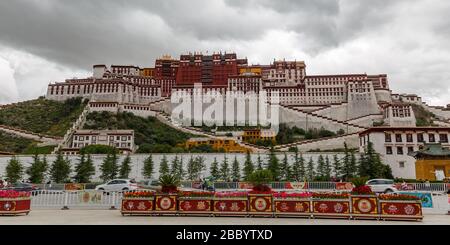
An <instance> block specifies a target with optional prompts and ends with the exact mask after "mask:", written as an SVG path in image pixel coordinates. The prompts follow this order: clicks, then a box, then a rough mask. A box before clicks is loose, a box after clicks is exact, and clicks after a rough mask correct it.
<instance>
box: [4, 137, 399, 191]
mask: <svg viewBox="0 0 450 245" xmlns="http://www.w3.org/2000/svg"><path fill="white" fill-rule="evenodd" d="M343 155H344V156H343V157H342V158H340V159H339V158H338V156H337V155H334V156H333V157H332V158H330V157H329V156H328V155H326V156H323V155H319V157H318V159H317V161H314V160H313V158H312V157H310V158H309V159H305V158H304V157H303V155H302V154H301V153H299V152H298V151H295V152H294V155H293V156H291V158H292V159H291V161H290V160H289V157H288V155H287V154H286V153H285V154H284V157H282V159H279V158H278V157H277V156H276V154H275V151H274V150H273V149H272V150H271V151H270V153H269V154H268V155H267V157H265V158H264V159H263V158H262V157H261V155H259V154H258V156H257V159H256V161H255V162H253V161H252V158H251V155H250V153H249V152H247V154H246V157H245V160H244V163H243V164H242V169H241V163H240V162H239V161H238V159H237V157H236V156H235V157H234V158H233V159H229V158H228V157H227V156H226V155H225V156H224V158H223V160H222V161H221V162H220V163H219V162H218V161H217V159H216V158H214V160H213V162H212V163H211V166H210V168H209V175H210V176H211V177H212V178H213V179H214V180H216V181H248V180H249V177H250V175H251V174H252V173H253V172H254V171H255V170H263V169H267V170H269V171H270V172H271V173H272V176H273V178H274V180H275V181H337V180H343V181H348V180H350V179H352V178H354V177H368V178H393V176H392V171H391V169H390V167H389V165H385V164H383V163H382V161H381V159H380V156H379V154H377V153H376V152H375V151H374V150H373V145H372V143H369V144H368V147H367V149H366V150H365V152H364V153H362V154H361V155H360V157H359V158H358V159H357V158H356V155H355V152H354V151H351V150H349V149H348V148H347V145H346V144H344V153H343ZM184 160H185V159H183V158H182V157H179V156H177V155H176V156H175V157H174V158H173V159H172V160H171V161H170V162H169V161H168V159H167V156H166V155H164V156H163V157H162V158H161V160H160V162H159V169H158V172H159V175H166V174H172V175H175V176H177V178H178V179H180V180H199V179H201V177H202V174H203V173H204V172H205V171H207V170H208V169H207V167H206V163H205V158H204V157H202V156H196V157H194V156H191V157H190V158H189V159H187V161H186V162H184ZM95 170H96V169H95V166H94V164H93V161H92V157H91V155H90V154H84V153H82V154H81V155H80V157H79V159H78V162H77V163H76V165H75V167H74V170H73V171H72V169H71V162H70V160H69V159H68V158H67V157H65V158H64V157H63V155H62V154H58V155H57V156H56V159H55V161H54V162H53V163H52V164H51V165H49V163H48V162H47V158H46V156H45V155H44V156H43V157H39V156H38V155H34V156H33V161H32V163H31V165H30V166H29V167H28V168H26V169H25V168H24V167H23V165H22V164H21V163H20V161H19V160H18V159H17V158H16V157H12V158H11V159H10V160H9V162H8V165H7V167H6V176H7V178H8V179H9V181H10V182H13V183H14V182H17V181H20V180H21V179H22V178H23V174H24V173H26V174H27V175H28V176H29V181H30V182H32V183H43V182H44V181H45V180H46V179H47V177H48V178H49V179H50V180H51V181H53V182H55V183H68V182H77V183H89V182H91V179H92V177H93V176H94V174H95ZM141 171H142V175H143V176H144V177H145V178H147V179H152V178H153V175H154V173H155V164H154V160H153V157H152V155H149V156H148V157H147V158H146V159H145V160H144V162H143V168H142V169H141ZM72 172H73V175H72ZM130 172H131V158H130V156H129V155H127V156H126V157H125V158H124V159H123V160H122V161H121V163H119V158H118V156H117V152H116V151H112V152H110V153H108V154H107V155H106V157H105V158H104V159H103V161H102V163H101V165H100V178H101V179H102V180H103V181H109V180H112V179H115V178H124V179H126V178H128V177H129V175H130Z"/></svg>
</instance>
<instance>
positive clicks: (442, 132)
mask: <svg viewBox="0 0 450 245" xmlns="http://www.w3.org/2000/svg"><path fill="white" fill-rule="evenodd" d="M449 134H450V127H374V128H370V129H367V130H365V131H363V132H360V133H359V145H360V152H364V149H365V148H366V147H367V145H368V143H369V142H372V143H373V147H374V150H375V151H376V152H377V153H379V154H380V156H381V159H382V160H383V162H384V163H385V164H389V166H391V168H392V173H393V175H394V177H401V178H409V179H414V178H416V173H415V159H414V158H413V157H412V156H410V155H409V154H410V153H412V152H414V151H418V150H419V149H420V148H421V147H423V145H424V144H425V143H441V144H442V145H443V146H444V147H449V146H450V144H449Z"/></svg>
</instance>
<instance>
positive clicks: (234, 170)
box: [231, 156, 241, 182]
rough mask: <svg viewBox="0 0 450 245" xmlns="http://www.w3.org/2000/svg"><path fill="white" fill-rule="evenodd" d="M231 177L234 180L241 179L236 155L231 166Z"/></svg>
mask: <svg viewBox="0 0 450 245" xmlns="http://www.w3.org/2000/svg"><path fill="white" fill-rule="evenodd" d="M231 178H232V180H233V181H234V182H238V181H240V180H241V169H240V167H239V162H238V160H237V157H236V156H235V157H234V161H233V164H232V167H231Z"/></svg>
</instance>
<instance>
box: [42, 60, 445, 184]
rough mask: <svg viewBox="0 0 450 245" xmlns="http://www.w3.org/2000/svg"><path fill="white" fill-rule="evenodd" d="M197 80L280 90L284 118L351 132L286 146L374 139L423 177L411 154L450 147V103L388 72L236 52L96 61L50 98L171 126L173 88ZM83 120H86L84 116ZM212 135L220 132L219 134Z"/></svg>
mask: <svg viewBox="0 0 450 245" xmlns="http://www.w3.org/2000/svg"><path fill="white" fill-rule="evenodd" d="M196 84H201V85H202V90H203V91H205V92H206V91H215V92H219V93H225V92H227V91H242V92H244V93H248V92H254V93H257V94H258V93H260V92H261V91H265V92H266V93H267V95H268V97H269V98H270V96H271V95H273V94H278V95H279V115H278V117H279V118H278V120H279V122H280V123H284V124H286V125H287V126H297V127H298V128H302V129H306V130H307V129H311V128H317V129H320V128H324V129H327V130H330V131H334V132H336V131H341V132H345V133H343V134H340V135H338V136H333V137H328V138H321V139H316V140H305V141H299V142H294V143H290V144H287V145H277V146H276V147H275V149H277V150H279V151H287V150H289V149H290V148H291V149H292V147H297V148H298V149H299V150H300V151H302V152H306V151H311V150H314V149H321V150H333V149H338V148H342V145H343V144H344V142H346V143H347V145H348V146H349V147H351V148H359V149H360V150H361V151H363V150H364V147H365V146H366V145H367V142H369V141H371V142H373V144H374V147H375V150H376V151H377V152H378V153H379V154H380V155H381V157H382V159H383V161H384V162H385V163H388V164H389V165H390V166H391V168H392V170H393V174H394V176H397V177H404V178H415V172H414V171H415V170H414V163H415V159H414V158H413V157H412V156H409V155H408V153H411V152H414V151H417V150H419V148H420V147H421V146H422V145H423V144H424V143H441V144H442V145H443V146H445V147H447V146H449V142H448V138H449V133H450V121H449V119H450V108H446V107H432V106H428V105H427V104H426V103H424V102H423V101H422V99H421V97H419V96H417V95H411V94H397V93H393V92H392V91H391V90H390V88H389V81H388V77H387V75H386V74H375V75H368V74H365V73H361V74H338V75H310V74H308V73H307V70H306V64H305V62H303V61H286V60H279V61H277V60H274V61H273V62H272V63H271V64H269V65H249V63H248V61H247V59H240V58H238V57H237V55H236V54H235V53H225V54H224V53H214V54H212V55H203V54H200V53H194V54H184V55H181V56H180V57H179V59H176V58H172V57H171V56H168V55H165V56H163V57H161V58H159V59H157V60H156V61H155V66H154V67H151V68H141V67H138V66H132V65H126V66H124V65H112V66H109V67H108V66H106V65H94V66H93V74H92V76H91V77H87V78H81V79H68V80H66V81H64V82H53V83H50V84H49V85H48V90H47V95H46V97H47V99H50V100H57V101H63V100H66V99H68V98H73V97H83V98H86V99H88V100H89V104H88V107H87V111H86V113H89V112H90V111H110V112H122V111H126V112H132V113H134V114H135V115H138V116H143V117H147V116H157V117H158V118H160V120H166V122H167V123H169V124H170V123H171V121H170V119H169V118H168V117H167V115H170V114H171V112H172V108H173V105H172V104H171V101H170V96H171V94H172V93H174V92H175V91H185V92H187V93H192V92H193V89H194V85H196ZM414 106H418V107H420V108H422V109H424V110H426V111H429V112H431V113H433V114H434V115H435V117H434V121H433V124H432V125H433V126H426V127H423V126H416V117H415V113H414V110H413V107H414ZM79 123H80V124H82V123H83V120H82V118H81V119H80V122H79ZM174 127H175V125H174ZM177 127H179V126H177ZM181 128H182V129H183V130H188V131H189V130H193V129H192V128H189V127H185V128H183V127H181ZM75 129H76V128H75ZM75 129H74V131H73V132H71V133H70V134H69V135H66V136H67V138H70V137H71V136H72V134H73V133H74V132H75ZM198 133H201V132H198ZM204 136H205V137H210V138H215V137H219V136H218V135H214V134H212V133H204ZM233 136H234V135H233ZM230 137H231V136H230ZM237 140H238V141H239V140H240V139H239V138H237ZM248 146H249V147H254V146H251V145H250V144H248ZM254 149H255V150H260V151H264V150H267V149H263V148H258V147H254ZM445 171H450V170H445Z"/></svg>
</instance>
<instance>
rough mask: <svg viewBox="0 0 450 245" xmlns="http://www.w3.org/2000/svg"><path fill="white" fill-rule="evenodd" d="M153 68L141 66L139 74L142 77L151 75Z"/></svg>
mask: <svg viewBox="0 0 450 245" xmlns="http://www.w3.org/2000/svg"><path fill="white" fill-rule="evenodd" d="M154 71H155V68H142V69H141V70H140V75H141V76H143V77H153V75H154Z"/></svg>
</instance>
